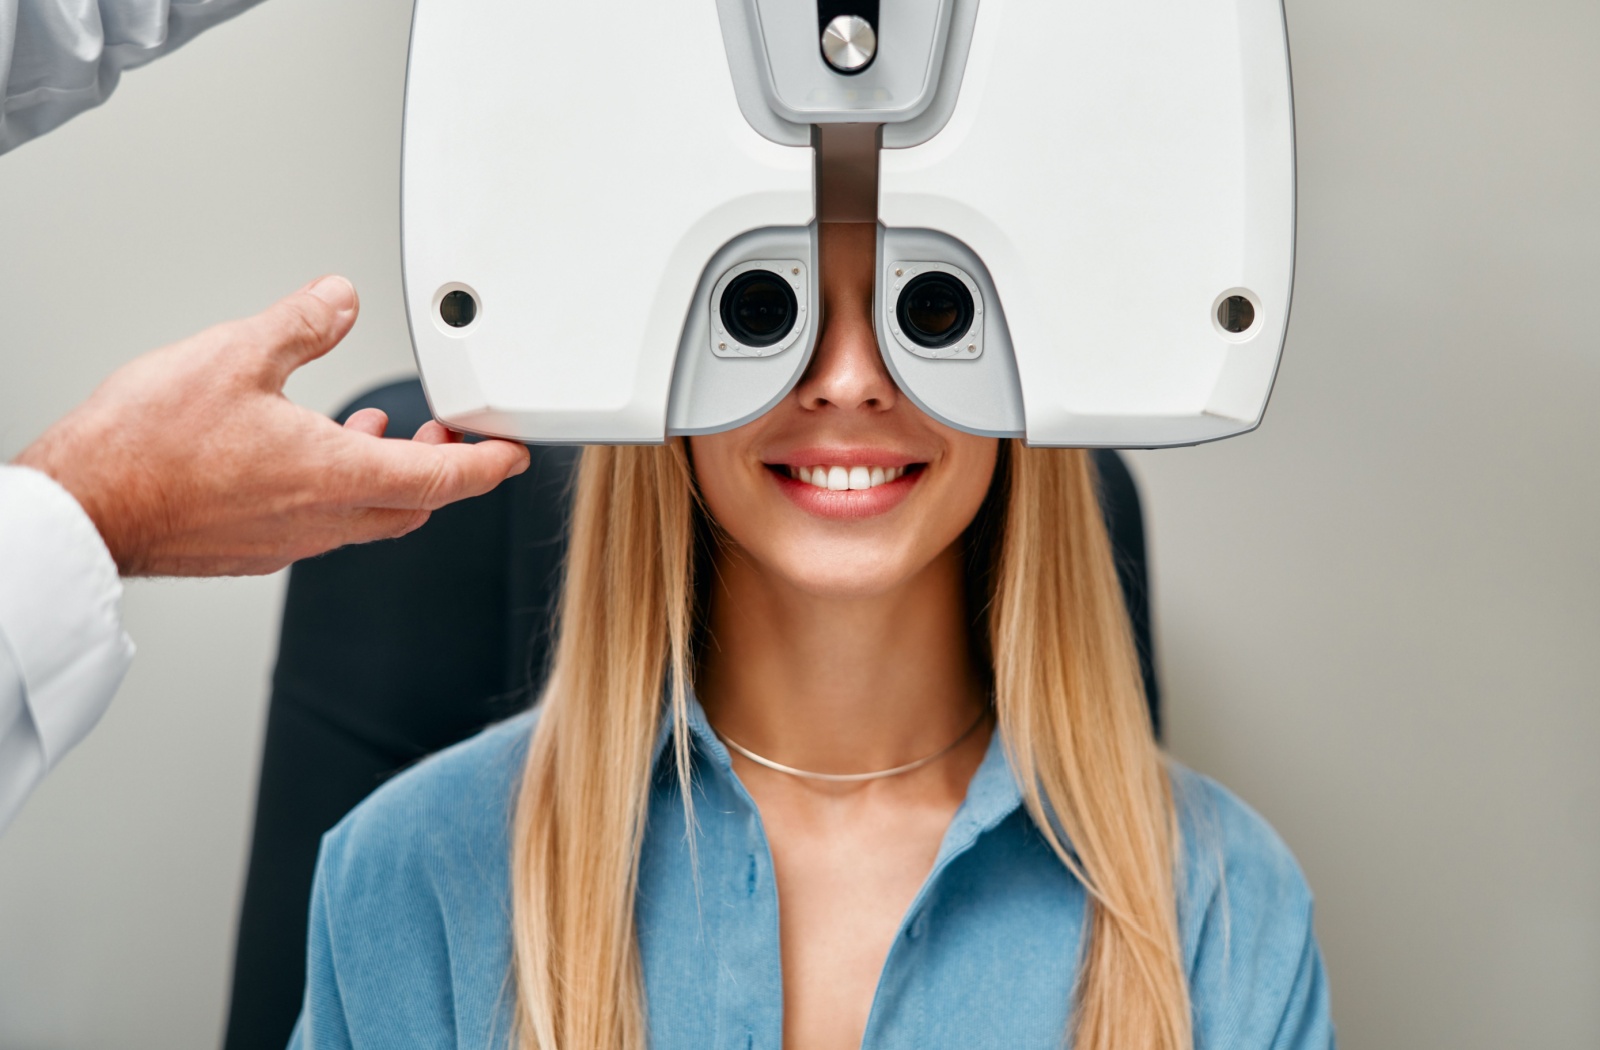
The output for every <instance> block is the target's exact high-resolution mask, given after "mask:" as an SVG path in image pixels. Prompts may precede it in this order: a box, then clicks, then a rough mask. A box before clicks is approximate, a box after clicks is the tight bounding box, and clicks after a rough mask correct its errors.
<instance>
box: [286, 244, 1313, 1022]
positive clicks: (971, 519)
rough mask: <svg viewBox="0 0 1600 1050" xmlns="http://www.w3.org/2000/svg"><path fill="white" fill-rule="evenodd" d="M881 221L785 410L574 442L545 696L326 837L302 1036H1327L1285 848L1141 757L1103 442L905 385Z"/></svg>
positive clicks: (1243, 816) (833, 256)
mask: <svg viewBox="0 0 1600 1050" xmlns="http://www.w3.org/2000/svg"><path fill="white" fill-rule="evenodd" d="M873 233H874V231H873V228H872V226H870V225H867V226H845V225H838V226H836V225H829V226H824V227H823V231H822V234H821V263H822V265H821V275H822V280H823V305H824V313H825V318H826V321H825V325H824V330H823V332H822V335H821V338H820V341H819V343H818V346H817V350H816V354H815V358H814V360H813V362H812V364H811V366H810V368H809V370H808V371H807V373H806V375H805V376H804V377H803V378H802V380H801V382H800V383H799V385H798V386H797V387H796V388H795V390H794V391H793V392H792V393H791V394H790V395H789V396H788V397H787V398H786V399H785V400H784V401H783V402H782V403H781V404H779V405H778V406H777V407H776V408H774V409H773V410H772V411H770V412H769V413H767V414H766V415H765V416H763V417H762V418H760V419H758V420H756V421H755V422H753V423H750V424H748V425H746V426H744V427H741V428H739V429H737V430H733V431H730V432H727V433H723V434H718V435H715V436H710V437H696V438H691V439H689V440H688V441H687V442H684V443H678V444H674V445H668V446H665V447H642V448H593V449H589V450H586V452H585V453H584V457H583V461H582V466H581V468H580V470H579V477H578V481H577V493H576V503H575V509H574V518H573V529H572V536H573V539H572V548H571V552H570V555H569V562H568V567H567V576H566V582H565V589H564V592H563V602H562V608H561V623H560V637H559V642H558V645H557V650H556V656H555V663H554V667H553V669H552V674H551V679H550V684H549V686H548V688H547V689H546V692H545V695H544V698H543V700H542V701H541V703H540V704H539V705H538V706H537V708H536V709H535V710H534V711H532V712H530V713H529V714H526V715H523V716H521V717H519V718H515V719H513V720H511V721H509V722H507V723H504V724H502V725H501V726H498V727H496V728H492V729H490V730H488V731H487V732H485V733H483V734H482V735H481V736H479V737H477V738H475V739H474V740H471V741H468V742H467V743H465V744H462V745H460V746H458V747H455V748H453V749H451V750H449V751H447V752H445V753H443V754H441V755H439V756H436V757H435V758H433V759H431V760H429V761H427V762H425V763H423V764H422V765H420V766H419V767H417V768H415V769H413V770H411V771H410V772H408V773H407V774H405V775H403V776H401V777H398V778H397V779H396V780H394V781H393V782H392V783H390V784H388V785H387V786H385V787H384V788H383V789H382V790H380V791H378V792H377V793H376V794H374V795H373V796H372V797H371V798H370V799H368V800H367V801H366V802H365V803H363V804H362V805H361V806H360V807H359V808H358V809H356V810H355V811H354V812H353V813H352V814H351V815H350V816H349V817H347V818H346V819H345V820H344V822H343V823H341V824H340V825H339V827H338V828H336V829H335V830H334V831H333V832H331V833H330V834H329V835H328V837H327V838H326V840H325V841H324V843H323V847H322V854H321V858H320V860H319V862H318V871H317V878H316V888H315V890H314V893H313V903H312V917H311V930H310V937H311V943H310V956H309V976H308V988H307V992H306V999H305V1006H304V1012H303V1014H302V1016H301V1019H300V1023H299V1025H298V1026H297V1028H296V1032H295V1036H294V1042H293V1045H295V1046H300V1047H308V1048H309V1047H314V1048H318V1050H322V1048H340V1047H391V1046H428V1047H446V1046H453V1047H474V1048H480V1047H482V1048H488V1047H507V1048H518V1050H645V1048H646V1047H649V1048H652V1050H712V1048H716V1050H756V1048H767V1050H778V1048H779V1047H783V1048H785V1050H848V1048H855V1047H872V1048H877V1047H885V1048H887V1047H896V1048H901V1047H904V1048H913V1047H915V1048H926V1047H952V1048H961V1050H972V1048H984V1047H993V1048H996V1050H999V1048H1004V1050H1057V1048H1060V1047H1063V1046H1065V1045H1069V1044H1070V1045H1072V1046H1075V1047H1077V1048H1078V1050H1187V1048H1190V1047H1207V1048H1244V1050H1252V1048H1260V1050H1268V1048H1272V1050H1291V1048H1292V1050H1310V1048H1316V1050H1323V1048H1325V1047H1329V1046H1331V1045H1332V1042H1333V1035H1332V1029H1331V1025H1330V1021H1329V1016H1328V1000H1327V989H1326V985H1325V982H1324V978H1323V972H1322V965H1321V960H1320V957H1319V955H1318V950H1317V946H1316V942H1315V939H1314V936H1313V933H1312V926H1311V898H1310V894H1309V892H1308V891H1307V889H1306V886H1305V883H1304V881H1303V879H1302V878H1301V875H1300V873H1299V871H1298V869H1297V868H1296V866H1295V862H1294V860H1293V858H1292V857H1291V856H1290V855H1289V853H1288V851H1287V850H1286V849H1285V848H1284V846H1283V844H1282V843H1281V842H1280V841H1279V840H1278V838H1277V837H1276V836H1275V835H1274V834H1273V832H1272V830H1271V829H1270V828H1268V827H1267V826H1266V824H1265V823H1263V822H1262V821H1261V819H1260V818H1259V817H1257V816H1255V815H1254V814H1253V813H1252V812H1251V811H1250V810H1248V809H1247V808H1246V807H1245V806H1244V805H1243V804H1242V803H1240V802H1238V801H1237V800H1236V799H1234V798H1233V797H1232V796H1231V795H1229V794H1228V793H1227V792H1225V791H1224V790H1223V789H1222V788H1220V787H1218V786H1217V785H1216V784H1214V783H1212V782H1210V781H1208V780H1206V779H1205V778H1203V777H1201V776H1198V775H1197V774H1194V773H1191V772H1188V771H1186V770H1184V769H1182V768H1181V767H1178V766H1176V765H1174V764H1172V763H1171V762H1168V761H1166V760H1164V759H1163V757H1162V755H1161V754H1160V752H1159V751H1158V750H1157V748H1156V745H1155V742H1154V739H1153V737H1152V734H1151V731H1150V726H1149V721H1148V715H1147V712H1146V708H1145V703H1144V698H1143V695H1142V690H1141V682H1140V677H1139V671H1138V665H1137V661H1136V658H1135V655H1134V652H1133V646H1132V642H1131V639H1130V636H1129V630H1128V626H1127V618H1126V615H1125V613H1124V611H1123V608H1122V604H1121V594H1120V591H1119V589H1118V585H1117V581H1116V575H1115V572H1114V569H1113V565H1112V563H1111V556H1110V550H1109V547H1108V543H1107V539H1106V536H1105V532H1104V528H1103V526H1102V523H1101V520H1100V517H1099V513H1098V509H1097V506H1096V501H1095V497H1094V488H1093V486H1094V482H1093V478H1092V477H1091V476H1090V471H1089V467H1088V461H1087V458H1086V456H1085V454H1084V453H1082V452H1078V451H1062V450H1053V451H1051V450H1038V449H1027V448H1024V447H1022V446H1021V445H1020V444H1017V443H1014V442H1000V441H997V440H994V439H989V438H981V437H975V436H972V435H970V434H965V433H962V432H959V431H956V430H953V429H950V428H948V427H945V426H943V425H941V424H939V423H936V422H934V421H933V420H932V419H930V418H929V417H928V416H927V415H925V414H923V413H922V412H921V411H919V410H918V409H917V408H916V406H914V405H913V404H912V403H911V402H910V401H909V400H908V399H907V398H906V397H905V396H904V395H903V394H901V393H900V391H899V390H897V389H896V387H895V385H894V383H893V381H892V380H891V379H890V377H889V375H888V374H887V372H886V371H885V369H884V366H883V363H882V361H881V359H880V358H879V355H878V348H877V345H876V342H875V338H874V335H873V326H872V311H871V301H872V271H873ZM841 486H845V487H841Z"/></svg>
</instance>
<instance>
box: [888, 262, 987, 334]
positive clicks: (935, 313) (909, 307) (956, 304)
mask: <svg viewBox="0 0 1600 1050" xmlns="http://www.w3.org/2000/svg"><path fill="white" fill-rule="evenodd" d="M895 316H896V317H898V318H899V321H900V330H901V331H902V332H904V333H905V334H906V338H908V339H910V340H911V341H912V342H914V343H916V344H917V345H918V346H923V347H927V348H928V349H929V350H937V349H939V348H940V347H944V346H949V345H950V344H951V343H953V342H955V341H956V340H957V339H960V338H961V337H962V336H964V335H966V334H967V329H969V328H971V327H972V293H971V292H969V291H967V286H966V285H965V284H964V283H962V281H961V279H960V278H959V277H957V276H956V275H955V274H953V273H945V272H944V271H942V270H929V271H928V272H927V273H923V274H918V275H917V276H916V277H913V278H912V279H911V280H910V281H909V282H908V283H907V284H906V286H905V288H904V289H903V290H902V291H901V292H900V302H899V304H898V305H897V306H896V307H895Z"/></svg>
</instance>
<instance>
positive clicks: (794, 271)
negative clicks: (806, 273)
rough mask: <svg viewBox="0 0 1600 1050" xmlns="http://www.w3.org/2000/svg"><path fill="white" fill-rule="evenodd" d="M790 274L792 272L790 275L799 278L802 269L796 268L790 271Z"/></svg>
mask: <svg viewBox="0 0 1600 1050" xmlns="http://www.w3.org/2000/svg"><path fill="white" fill-rule="evenodd" d="M789 272H790V273H792V274H794V275H796V276H799V274H800V267H798V266H796V267H795V268H794V269H792V270H790V271H789Z"/></svg>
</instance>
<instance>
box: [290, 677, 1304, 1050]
mask: <svg viewBox="0 0 1600 1050" xmlns="http://www.w3.org/2000/svg"><path fill="white" fill-rule="evenodd" d="M534 717H535V716H534V715H533V714H526V715H522V716H520V717H518V718H515V719H512V720H510V721H508V722H505V723H503V724H501V725H499V726H497V727H494V728H491V729H489V730H487V731H485V732H484V733H482V734H480V735H479V736H477V737H476V738H474V739H472V740H469V741H467V742H466V743H464V744H460V745H458V746H456V747H454V748H451V749H450V750H448V751H445V752H443V753H441V754H439V755H436V756H434V757H433V758H431V759H429V760H427V761H426V762H423V763H422V764H420V765H419V766H417V767H415V768H414V769H412V770H410V771H408V772H407V773H405V774H403V775H401V776H399V777H396V778H395V779H394V780H393V781H391V782H390V783H388V784H387V785H385V786H384V787H383V788H381V789H380V790H378V791H377V792H375V793H374V794H373V795H372V796H371V797H370V798H369V799H367V801H365V802H363V803H362V804H361V805H360V806H358V807H357V808H356V809H355V810H354V811H353V812H352V813H351V814H350V815H349V816H347V817H346V818H345V819H344V820H343V821H342V822H341V823H340V824H339V826H338V827H336V828H334V829H333V830H332V831H331V832H329V833H328V835H327V836H326V838H324V840H323V843H322V852H321V855H320V856H319V858H318V860H317V876H316V885H315V888H314V890H313V893H312V904H311V925H310V946H309V957H308V974H307V987H306V996H305V1003H304V1007H303V1012H302V1014H301V1017H300V1021H299V1024H298V1025H296V1027H295V1033H294V1036H293V1039H292V1041H291V1044H290V1045H291V1047H295V1048H304V1050H313V1048H314V1050H344V1048H351V1050H354V1048H363V1050H366V1048H379V1047H385V1048H386V1047H398V1046H406V1047H420V1046H426V1047H473V1048H487V1047H504V1046H508V1045H509V1041H510V1035H511V1032H512V1030H513V1027H512V1012H511V1003H512V996H511V991H512V989H511V984H510V981H509V979H508V975H509V974H510V971H511V943H510V922H511V902H510V894H509V878H508V871H509V853H510V838H509V829H510V818H511V812H512V808H513V805H514V800H515V798H516V794H517V789H518V786H519V784H520V780H521V773H522V764H523V758H524V756H525V755H526V753H527V741H528V736H529V732H530V730H531V728H532V726H533V719H534ZM691 727H692V730H693V734H694V752H693V753H694V776H695V785H696V798H695V819H696V822H697V829H698V830H697V834H698V836H699V838H698V843H697V845H698V855H699V886H698V892H697V887H696V883H695V877H694V872H693V871H692V870H691V868H690V863H689V848H688V847H689V843H688V839H687V837H686V834H685V823H684V813H683V805H682V799H681V796H680V795H679V793H678V788H677V777H676V774H675V772H674V769H673V762H672V758H671V753H670V750H668V749H666V748H665V743H666V736H665V734H663V737H662V741H661V746H659V747H658V749H657V758H656V777H655V781H654V787H653V790H652V794H651V799H650V814H649V824H648V826H647V829H646V835H645V841H644V847H643V856H642V859H641V867H640V877H639V891H638V897H637V901H636V908H637V919H638V931H639V949H640V955H641V960H642V963H643V972H644V983H645V995H646V1000H647V1009H648V1018H649V1030H650V1046H651V1050H757V1048H761V1050H779V1048H780V1046H781V1044H782V1036H783V1016H782V1011H783V994H782V989H783V982H782V975H781V971H780V965H779V945H778V895H777V887H776V884H775V882H774V879H773V871H772V857H771V854H770V852H769V851H768V848H767V842H766V837H765V834H764V832H763V830H762V825H761V817H760V814H759V813H758V812H757V810H756V806H755V803H754V802H753V801H752V800H751V798H750V796H749V795H748V794H747V793H746V792H745V790H744V787H743V786H742V785H741V784H740V783H739V780H738V778H737V777H736V776H735V775H734V773H733V767H732V764H731V763H730V761H729V758H728V752H727V750H726V749H725V748H724V747H723V745H722V743H721V742H720V741H719V740H718V739H717V738H716V736H715V734H714V733H712V732H711V729H710V726H709V725H708V724H707V722H706V720H705V715H704V713H703V712H702V711H701V710H700V708H699V707H698V705H694V706H693V708H692V711H691ZM1172 776H1173V781H1174V788H1175V791H1176V796H1177V799H1178V805H1179V812H1180V819H1181V826H1182V829H1183V836H1184V867H1185V875H1186V883H1185V887H1184V890H1183V894H1182V898H1181V900H1180V903H1179V917H1180V927H1181V931H1182V936H1183V945H1184V951H1185V953H1186V960H1187V965H1188V972H1189V981H1190V989H1191V996H1192V1000H1193V1004H1194V1019H1195V1046H1196V1048H1197V1050H1224V1048H1226V1050H1257V1048H1259V1050H1326V1048H1329V1047H1331V1046H1332V1045H1333V1029H1332V1024H1331V1021H1330V1019H1329V1014H1328V992H1327V984H1326V981H1325V979H1324V976H1323V969H1322V960H1321V957H1320V955H1319V953H1318V951H1317V945H1316V940H1315V938H1314V936H1313V934H1312V928H1311V894H1310V892H1309V891H1308V890H1307V888H1306V884H1305V880H1304V879H1303V878H1302V876H1301V874H1300V871H1299V868H1298V867H1297V866H1296V864H1295V861H1294V858H1293V857H1292V856H1291V855H1290V854H1289V851H1288V849H1287V848H1286V847H1285V846H1284V845H1283V843H1282V842H1281V841H1280V840H1279V838H1278V836H1277V835H1276V834H1275V833H1274V832H1273V831H1272V829H1271V828H1270V827H1268V826H1267V824H1266V822H1265V821H1263V820H1262V819H1261V818H1260V817H1259V816H1257V815H1256V814H1255V813H1254V812H1252V811H1251V810H1250V809H1249V808H1248V807H1246V806H1245V805H1244V804H1243V803H1241V802H1240V801H1239V800H1238V799H1236V798H1234V797H1233V796H1232V795H1231V794H1229V793H1228V792H1227V791H1226V790H1224V789H1223V788H1221V787H1220V786H1218V785H1217V784H1215V783H1214V782H1212V781H1211V780H1209V779H1207V778H1205V777H1202V776H1200V775H1198V774H1195V773H1192V772H1190V771H1188V770H1186V769H1183V768H1181V767H1174V768H1173V771H1172ZM1084 903H1085V894H1084V891H1083V887H1082V886H1081V885H1080V884H1079V883H1078V882H1077V880H1075V879H1074V878H1073V877H1072V876H1071V875H1070V874H1069V873H1068V872H1067V870H1066V869H1065V867H1063V865H1062V864H1061V862H1060V861H1059V860H1058V859H1057V858H1056V856H1055V855H1054V854H1053V853H1052V852H1051V851H1050V850H1049V848H1048V847H1047V846H1046V845H1045V844H1044V841H1043V840H1042V839H1041V838H1040V836H1039V834H1038V832H1037V831H1036V830H1035V828H1034V825H1033V823H1032V821H1031V820H1030V819H1029V817H1028V815H1027V812H1026V810H1025V809H1024V808H1023V806H1022V797H1021V793H1020V791H1019V790H1018V787H1017V782H1016V780H1015V779H1014V778H1013V776H1012V773H1011V769H1010V767H1009V765H1008V764H1007V762H1006V759H1005V755H1004V751H1003V749H1002V748H1001V746H1000V743H999V735H998V734H995V738H994V739H993V740H992V741H991V743H990V745H989V750H988V753H987V755H986V756H985V757H984V760H983V763H982V764H981V765H980V766H979V768H978V771H977V773H976V774H974V776H973V778H972V782H971V784H970V786H969V787H968V790H967V797H966V799H965V801H964V802H963V803H962V805H961V807H960V809H959V810H958V811H957V812H956V815H955V818H954V819H953V820H952V821H951V824H950V828H949V830H948V831H947V832H946V833H945V837H944V841H943V843H942V845H941V846H940V848H939V853H938V858H937V860H936V861H935V862H934V866H933V870H932V872H931V873H930V874H929V876H928V878H927V881H926V882H925V883H924V884H923V886H922V888H921V890H920V891H919V892H918V894H917V896H916V899H915V900H914V901H913V902H912V905H911V907H910V908H909V909H908V910H907V912H906V915H905V917H904V919H903V920H902V922H901V925H900V929H899V932H898V933H897V935H896V937H895V941H894V944H893V946H892V948H891V949H890V951H889V955H888V959H887V960H886V962H885V963H884V967H883V972H882V974H881V976H880V977H879V982H878V988H877V992H876V995H875V998H874V1000H873V1004H872V1011H871V1016H870V1018H869V1020H868V1022H867V1030H866V1036H865V1038H864V1040H863V1042H862V1046H863V1047H866V1048H871V1050H879V1048H882V1050H889V1048H894V1050H927V1048H929V1047H960V1048H962V1050H988V1048H993V1050H1061V1047H1062V1046H1063V1045H1064V1038H1063V1037H1064V1033H1065V1032H1066V1028H1067V1019H1068V1007H1069V1004H1070V1002H1071V998H1072V992H1073V988H1074V984H1075V981H1076V976H1077V969H1078V956H1079V950H1080V947H1081V945H1082V942H1083V936H1084V917H1085V912H1084Z"/></svg>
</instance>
